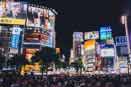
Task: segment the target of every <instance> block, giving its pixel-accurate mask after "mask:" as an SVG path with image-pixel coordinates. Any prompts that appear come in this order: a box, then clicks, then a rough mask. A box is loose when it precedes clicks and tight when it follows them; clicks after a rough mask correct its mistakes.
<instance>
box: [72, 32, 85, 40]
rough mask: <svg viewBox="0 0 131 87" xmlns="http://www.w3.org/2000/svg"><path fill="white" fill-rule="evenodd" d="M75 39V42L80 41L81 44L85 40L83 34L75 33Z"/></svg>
mask: <svg viewBox="0 0 131 87" xmlns="http://www.w3.org/2000/svg"><path fill="white" fill-rule="evenodd" d="M73 39H74V41H80V42H82V41H84V40H83V32H74V33H73Z"/></svg>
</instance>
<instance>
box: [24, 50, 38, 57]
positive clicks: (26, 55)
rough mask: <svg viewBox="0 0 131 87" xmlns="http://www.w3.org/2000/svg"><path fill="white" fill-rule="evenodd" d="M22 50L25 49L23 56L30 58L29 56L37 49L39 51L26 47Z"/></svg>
mask: <svg viewBox="0 0 131 87" xmlns="http://www.w3.org/2000/svg"><path fill="white" fill-rule="evenodd" d="M24 51H25V58H27V59H30V58H32V56H33V55H34V54H35V53H36V52H37V51H39V49H35V48H34V49H33V48H26V49H24Z"/></svg>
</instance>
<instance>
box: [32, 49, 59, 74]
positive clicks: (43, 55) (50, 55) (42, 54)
mask: <svg viewBox="0 0 131 87" xmlns="http://www.w3.org/2000/svg"><path fill="white" fill-rule="evenodd" d="M57 58H58V56H57V54H56V51H55V49H54V48H50V47H43V48H41V50H40V51H38V52H36V53H35V56H33V58H32V61H33V62H36V61H41V65H42V68H45V69H42V73H43V72H44V70H45V71H46V74H47V72H48V67H49V66H50V64H51V63H52V62H56V61H57Z"/></svg>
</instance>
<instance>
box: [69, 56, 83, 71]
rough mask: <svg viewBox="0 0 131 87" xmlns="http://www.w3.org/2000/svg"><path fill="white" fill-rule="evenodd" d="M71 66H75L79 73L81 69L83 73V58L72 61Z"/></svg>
mask: <svg viewBox="0 0 131 87" xmlns="http://www.w3.org/2000/svg"><path fill="white" fill-rule="evenodd" d="M70 66H72V67H74V68H75V69H76V72H77V73H78V71H80V74H81V73H82V68H83V62H82V59H81V58H79V59H78V60H76V61H74V62H73V63H71V65H70Z"/></svg>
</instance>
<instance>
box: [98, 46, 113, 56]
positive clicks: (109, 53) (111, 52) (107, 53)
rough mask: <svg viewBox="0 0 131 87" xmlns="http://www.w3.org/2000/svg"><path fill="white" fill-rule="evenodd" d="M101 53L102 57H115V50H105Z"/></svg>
mask: <svg viewBox="0 0 131 87" xmlns="http://www.w3.org/2000/svg"><path fill="white" fill-rule="evenodd" d="M100 51H101V57H114V56H115V50H114V48H103V49H101V50H100Z"/></svg>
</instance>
